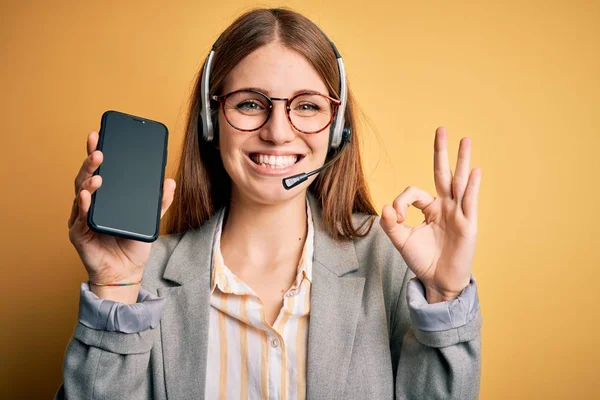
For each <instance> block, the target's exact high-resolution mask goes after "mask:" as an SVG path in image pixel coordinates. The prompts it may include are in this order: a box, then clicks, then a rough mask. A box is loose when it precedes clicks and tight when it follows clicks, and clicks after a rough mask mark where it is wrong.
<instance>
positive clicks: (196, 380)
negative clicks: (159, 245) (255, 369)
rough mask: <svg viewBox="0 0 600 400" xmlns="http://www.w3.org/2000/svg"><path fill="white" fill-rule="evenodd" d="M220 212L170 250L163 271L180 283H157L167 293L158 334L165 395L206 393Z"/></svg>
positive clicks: (199, 396)
mask: <svg viewBox="0 0 600 400" xmlns="http://www.w3.org/2000/svg"><path fill="white" fill-rule="evenodd" d="M218 215H219V213H216V215H215V217H213V218H212V219H211V220H210V221H207V222H206V223H205V224H204V225H203V226H202V227H200V228H199V229H198V230H189V231H187V232H186V233H185V234H184V236H183V237H182V239H181V241H180V242H179V244H178V245H177V247H176V248H175V250H174V251H173V253H172V254H171V257H170V258H169V261H168V264H167V267H166V269H165V272H164V275H163V277H164V278H165V279H167V280H170V281H173V282H175V283H178V284H180V285H181V286H174V287H164V288H159V289H158V294H159V295H160V296H164V297H166V302H165V309H164V311H163V317H162V319H161V336H162V337H161V339H162V346H163V357H164V369H165V371H164V373H165V385H166V390H167V397H168V398H169V399H192V398H193V399H202V398H204V387H205V378H206V360H207V347H208V321H209V319H208V316H209V312H210V271H211V266H212V243H213V235H214V231H215V229H214V228H215V222H216V217H217V216H218Z"/></svg>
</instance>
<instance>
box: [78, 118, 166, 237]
mask: <svg viewBox="0 0 600 400" xmlns="http://www.w3.org/2000/svg"><path fill="white" fill-rule="evenodd" d="M167 142H168V130H167V127H166V126H165V125H164V124H162V123H160V122H156V121H152V120H148V119H146V118H141V117H136V116H133V115H128V114H124V113H120V112H117V111H107V112H105V113H104V114H103V115H102V122H101V128H100V133H99V138H98V146H97V148H98V150H101V151H102V153H103V155H104V159H103V161H102V164H100V166H99V167H98V169H97V170H96V171H95V172H94V175H100V176H101V177H102V185H101V186H100V188H98V189H97V190H96V192H94V194H93V195H92V203H91V206H90V211H89V213H88V226H89V227H90V229H92V230H93V231H96V232H98V233H105V234H109V235H114V236H121V237H125V238H129V239H134V240H140V241H144V242H152V241H154V240H156V239H157V238H158V233H159V225H160V208H161V202H162V190H163V180H164V171H165V166H166V160H167Z"/></svg>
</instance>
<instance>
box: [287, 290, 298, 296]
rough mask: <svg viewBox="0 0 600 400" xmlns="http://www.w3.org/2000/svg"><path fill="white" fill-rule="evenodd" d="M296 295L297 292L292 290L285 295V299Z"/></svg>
mask: <svg viewBox="0 0 600 400" xmlns="http://www.w3.org/2000/svg"><path fill="white" fill-rule="evenodd" d="M295 295H296V291H295V290H290V291H289V292H287V293H286V294H285V297H292V296H295Z"/></svg>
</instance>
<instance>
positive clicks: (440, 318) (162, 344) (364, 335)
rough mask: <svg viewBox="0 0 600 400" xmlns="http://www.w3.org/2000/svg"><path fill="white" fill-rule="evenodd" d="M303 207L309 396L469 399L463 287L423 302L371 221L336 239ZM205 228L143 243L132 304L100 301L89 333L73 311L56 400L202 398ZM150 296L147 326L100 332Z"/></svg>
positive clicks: (474, 363)
mask: <svg viewBox="0 0 600 400" xmlns="http://www.w3.org/2000/svg"><path fill="white" fill-rule="evenodd" d="M309 199H310V202H311V210H312V211H313V218H314V229H315V241H314V246H315V248H314V262H313V283H312V289H311V300H310V301H311V314H310V325H309V338H308V354H307V368H306V373H307V377H306V384H307V388H306V389H307V397H308V399H319V400H325V399H361V400H364V399H394V398H396V399H419V400H421V399H422V400H430V399H460V400H465V399H476V398H477V397H478V394H479V382H480V374H481V313H480V309H479V302H478V298H477V290H476V283H475V281H474V279H472V280H471V284H470V285H469V287H467V289H465V291H463V293H462V294H461V295H460V296H459V297H458V298H457V299H455V300H451V301H449V302H444V303H437V304H431V305H430V304H428V303H427V302H426V300H425V297H424V290H423V287H422V285H421V284H420V282H419V281H418V280H416V278H415V279H412V278H414V274H413V273H412V272H411V271H410V269H408V267H407V266H406V263H405V262H404V260H403V259H402V257H401V255H400V253H399V252H398V251H397V250H396V249H395V248H394V246H393V245H392V243H391V241H390V240H389V239H388V237H387V235H386V234H385V233H384V232H383V230H382V229H381V228H380V226H379V221H375V223H374V224H373V228H372V230H371V232H370V233H369V235H367V236H366V237H364V238H356V239H354V240H352V241H344V242H336V241H334V240H333V239H332V238H331V237H330V236H329V235H328V234H327V232H326V231H325V230H324V228H323V227H322V226H321V223H320V220H321V209H320V206H319V205H318V204H317V202H316V201H315V199H314V198H313V197H312V196H309ZM361 218H364V216H358V215H357V216H356V221H359V220H360V219H361ZM215 222H216V218H213V219H212V220H210V221H207V222H206V223H205V224H204V225H203V226H202V227H200V228H199V229H197V230H189V231H187V232H186V233H183V234H177V235H167V236H161V237H160V238H159V239H158V240H157V241H156V242H154V243H153V245H152V250H151V255H150V259H149V261H148V264H147V266H146V269H145V273H144V281H143V287H144V289H145V290H144V292H145V293H146V294H145V295H141V296H140V298H139V299H138V301H139V302H140V303H138V304H136V305H133V306H125V305H119V304H118V303H113V302H107V301H102V302H101V303H103V304H104V305H103V306H102V307H99V308H98V309H97V310H96V311H94V312H93V313H94V316H95V317H94V318H95V319H96V320H98V321H100V323H99V325H98V326H93V324H91V323H89V322H88V323H87V326H86V325H85V324H84V323H82V322H81V321H85V320H86V318H83V317H82V315H81V313H80V321H79V322H78V324H77V326H76V328H75V332H74V335H73V337H72V339H71V341H70V342H69V345H68V347H67V351H66V354H65V359H64V365H63V384H62V385H61V387H60V388H59V389H58V392H57V393H56V397H55V398H56V399H167V398H168V399H186V400H187V399H202V398H204V385H205V382H204V381H205V376H206V368H210V366H208V365H206V360H207V347H208V316H209V307H210V270H211V266H212V242H213V234H214V232H215ZM146 291H147V292H146ZM90 293H91V292H90ZM151 294H155V295H158V296H160V297H161V298H164V299H165V301H164V309H163V310H162V316H160V314H159V317H158V318H155V319H156V321H155V322H154V323H150V325H151V326H152V327H151V328H148V329H145V330H143V331H141V332H137V333H123V332H119V331H116V329H115V328H114V327H115V326H118V323H117V322H118V321H117V322H114V321H113V322H110V323H108V324H107V322H106V320H107V318H108V319H111V318H112V319H115V320H118V319H119V310H118V309H117V308H116V306H119V307H121V308H123V307H134V309H135V312H134V314H137V315H143V314H144V312H145V311H144V309H143V307H144V306H143V300H144V298H145V297H148V295H151ZM94 296H95V295H94ZM151 297H154V298H155V296H151ZM407 298H408V301H407ZM83 302H84V300H83V296H82V303H83ZM99 302H100V301H99ZM82 303H80V309H84V308H85V309H87V311H86V312H88V313H89V307H90V306H89V305H86V306H84V305H83V304H82ZM107 305H108V306H107ZM100 308H103V310H104V311H102V310H100ZM107 310H108V311H107ZM115 310H117V311H116V312H115ZM121 311H122V310H121ZM130 314H131V313H130ZM145 318H146V320H150V319H152V318H150V317H148V315H146V316H145ZM89 319H90V318H89V316H88V318H87V320H88V321H89ZM142 325H143V324H142ZM146 325H147V324H146ZM90 326H91V327H90ZM107 326H112V327H113V328H112V329H107ZM99 327H100V329H99ZM94 328H96V329H94Z"/></svg>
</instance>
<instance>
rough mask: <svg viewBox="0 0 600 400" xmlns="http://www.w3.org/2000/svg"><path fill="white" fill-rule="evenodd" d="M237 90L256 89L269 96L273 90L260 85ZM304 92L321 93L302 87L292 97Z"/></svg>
mask: <svg viewBox="0 0 600 400" xmlns="http://www.w3.org/2000/svg"><path fill="white" fill-rule="evenodd" d="M237 90H256V91H258V92H262V93H264V94H266V95H267V96H271V91H270V90H268V89H264V88H259V87H242V88H239V89H236V91H237ZM303 92H316V93H321V92H320V91H318V90H315V89H300V90H296V91H295V92H294V93H292V95H291V96H290V97H294V96H295V95H297V94H298V93H303Z"/></svg>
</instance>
